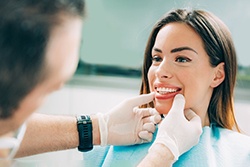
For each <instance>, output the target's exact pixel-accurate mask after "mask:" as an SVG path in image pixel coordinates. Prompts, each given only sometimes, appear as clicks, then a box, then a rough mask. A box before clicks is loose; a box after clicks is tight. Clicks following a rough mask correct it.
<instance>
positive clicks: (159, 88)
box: [154, 83, 181, 93]
mask: <svg viewBox="0 0 250 167" xmlns="http://www.w3.org/2000/svg"><path fill="white" fill-rule="evenodd" d="M154 90H155V91H156V92H158V93H160V92H164V93H173V92H177V91H180V90H181V88H180V87H178V86H174V85H171V84H164V83H154Z"/></svg>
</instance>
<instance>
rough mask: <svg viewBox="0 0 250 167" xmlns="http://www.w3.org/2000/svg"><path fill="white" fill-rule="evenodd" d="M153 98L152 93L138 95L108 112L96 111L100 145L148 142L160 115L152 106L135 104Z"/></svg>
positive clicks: (140, 103)
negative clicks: (141, 106) (146, 106)
mask: <svg viewBox="0 0 250 167" xmlns="http://www.w3.org/2000/svg"><path fill="white" fill-rule="evenodd" d="M153 99H154V93H150V94H146V95H140V96H137V97H133V98H130V99H127V100H125V101H123V102H122V103H120V104H118V105H117V106H116V107H114V108H113V109H112V110H111V111H109V112H108V113H105V114H101V113H98V114H97V117H98V122H99V129H100V138H101V146H105V145H111V144H112V145H132V144H139V143H144V142H150V141H151V140H152V136H153V135H152V133H153V132H154V131H155V124H157V123H159V122H160V120H161V117H160V115H159V114H158V112H156V111H155V110H154V109H152V108H141V109H139V108H138V107H137V106H140V105H143V104H146V103H149V102H150V101H152V100H153Z"/></svg>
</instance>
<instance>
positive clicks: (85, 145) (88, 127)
mask: <svg viewBox="0 0 250 167" xmlns="http://www.w3.org/2000/svg"><path fill="white" fill-rule="evenodd" d="M76 119H77V130H78V134H79V146H78V150H79V151H81V152H87V151H90V150H92V149H93V135H92V121H91V119H90V116H88V115H80V116H76Z"/></svg>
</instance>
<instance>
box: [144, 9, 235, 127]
mask: <svg viewBox="0 0 250 167" xmlns="http://www.w3.org/2000/svg"><path fill="white" fill-rule="evenodd" d="M173 22H181V23H185V24H187V25H189V26H190V27H191V28H193V29H194V30H195V31H196V32H197V34H198V35H199V36H200V37H201V39H202V41H203V45H204V49H205V51H206V53H207V55H208V56H209V60H210V65H211V66H212V67H216V66H217V65H218V64H219V63H221V62H224V63H225V66H224V70H225V79H224V81H223V82H222V83H221V84H220V85H219V86H218V87H216V88H214V90H213V94H212V97H211V100H210V103H209V106H208V110H207V112H208V117H209V121H210V123H215V124H217V125H218V126H220V127H223V128H227V129H232V128H233V126H234V125H235V126H236V128H237V130H239V129H238V126H237V123H236V120H235V116H234V105H233V91H234V87H235V82H236V73H237V58H236V51H235V47H234V44H233V40H232V37H231V33H230V31H229V30H228V28H227V26H226V25H225V24H224V23H223V22H222V21H221V20H220V19H219V18H218V17H216V16H215V15H213V14H212V13H210V12H207V11H203V10H187V9H176V10H173V11H170V12H168V13H167V14H166V15H164V17H163V18H162V19H160V20H159V21H158V22H157V23H156V24H155V26H154V27H153V30H152V31H151V34H150V36H149V39H148V42H147V45H146V49H145V54H144V63H143V69H142V85H141V90H140V93H141V94H145V93H149V92H150V90H149V83H148V77H147V74H148V70H149V68H150V66H151V63H152V62H151V57H152V56H151V50H152V48H153V46H154V43H155V39H156V36H157V34H158V32H159V31H160V29H161V28H162V27H164V26H165V25H166V24H168V23H173ZM148 106H150V107H153V103H150V104H148Z"/></svg>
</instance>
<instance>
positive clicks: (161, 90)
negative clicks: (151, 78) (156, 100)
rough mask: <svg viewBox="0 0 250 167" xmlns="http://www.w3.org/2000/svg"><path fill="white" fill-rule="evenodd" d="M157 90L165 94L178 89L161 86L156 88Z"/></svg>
mask: <svg viewBox="0 0 250 167" xmlns="http://www.w3.org/2000/svg"><path fill="white" fill-rule="evenodd" d="M156 91H157V92H158V93H160V94H163V95H164V94H167V93H173V92H177V89H173V88H164V87H159V88H156Z"/></svg>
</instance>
